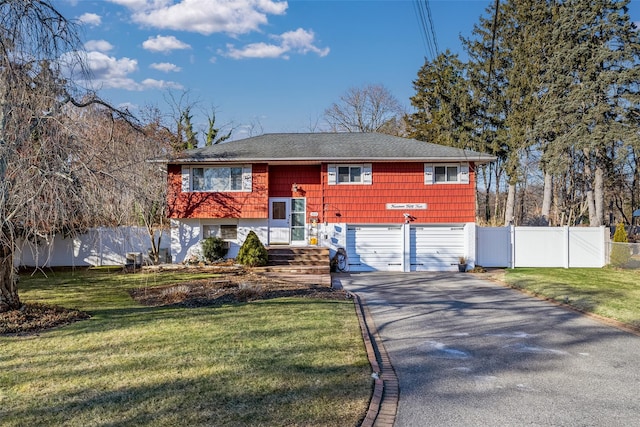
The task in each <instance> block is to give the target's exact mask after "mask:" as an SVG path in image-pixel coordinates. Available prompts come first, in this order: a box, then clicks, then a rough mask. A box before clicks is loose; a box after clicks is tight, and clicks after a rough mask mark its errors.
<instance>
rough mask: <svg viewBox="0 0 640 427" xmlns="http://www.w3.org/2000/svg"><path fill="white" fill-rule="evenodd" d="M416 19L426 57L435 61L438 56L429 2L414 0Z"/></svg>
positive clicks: (427, 0)
mask: <svg viewBox="0 0 640 427" xmlns="http://www.w3.org/2000/svg"><path fill="white" fill-rule="evenodd" d="M413 7H414V10H415V12H416V18H417V19H418V26H419V27H420V33H421V34H422V42H423V43H424V45H425V51H426V53H427V57H431V59H435V57H436V56H438V55H439V54H440V52H439V50H438V40H437V37H436V31H435V26H434V25H433V16H432V15H431V8H430V7H429V0H416V1H415V2H414V3H413Z"/></svg>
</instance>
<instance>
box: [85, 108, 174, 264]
mask: <svg viewBox="0 0 640 427" xmlns="http://www.w3.org/2000/svg"><path fill="white" fill-rule="evenodd" d="M142 115H143V117H142V120H141V121H142V123H143V125H140V126H141V129H140V130H138V129H134V128H132V127H131V126H129V125H128V123H126V122H125V121H123V120H119V119H114V118H113V117H112V115H111V114H108V111H105V109H103V108H91V109H89V110H88V111H83V113H82V117H78V120H77V122H78V123H79V124H80V125H81V127H82V129H79V130H78V134H79V135H80V138H81V139H82V140H83V141H84V145H83V147H82V149H81V151H80V152H79V153H78V156H79V157H80V158H81V159H82V161H83V163H85V164H87V165H91V166H92V167H93V168H94V170H96V171H97V172H98V174H97V176H98V177H99V179H98V180H95V181H93V182H92V183H91V184H93V185H91V186H90V187H89V186H88V187H87V189H86V191H85V193H86V197H88V198H91V200H92V203H91V204H92V205H93V206H96V207H99V209H97V210H96V211H95V212H94V213H93V214H92V218H93V223H94V224H96V225H104V226H118V225H141V226H144V227H145V228H146V230H147V233H148V236H149V244H150V249H151V250H150V253H149V256H150V258H151V260H152V261H153V262H154V263H157V262H158V261H159V249H160V243H161V238H162V230H163V229H164V228H166V212H165V206H166V189H167V180H166V168H165V167H164V165H162V164H160V163H158V162H155V161H153V160H154V159H161V158H166V157H167V156H168V155H170V154H171V153H173V145H172V143H173V141H174V140H175V135H174V134H172V133H171V132H169V131H168V130H167V128H166V126H164V125H163V124H162V118H161V114H160V112H159V110H158V109H154V108H149V109H147V110H146V111H145V112H144V113H143V114H142Z"/></svg>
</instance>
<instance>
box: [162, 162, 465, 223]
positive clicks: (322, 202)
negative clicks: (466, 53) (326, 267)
mask: <svg viewBox="0 0 640 427" xmlns="http://www.w3.org/2000/svg"><path fill="white" fill-rule="evenodd" d="M168 172H169V175H168V176H169V178H168V179H169V197H168V200H169V217H170V218H268V216H269V211H268V199H269V197H305V198H306V199H307V212H318V213H319V216H320V217H319V220H320V221H321V222H329V223H336V222H344V223H351V224H353V223H361V224H366V223H402V222H404V216H403V214H404V213H409V214H411V215H412V217H413V222H414V223H462V222H474V221H475V173H474V172H473V170H470V171H469V184H433V185H425V184H424V164H423V163H422V162H419V163H374V164H373V165H372V176H373V183H372V184H371V185H358V184H354V185H344V184H342V185H341V184H338V185H328V184H326V182H327V165H326V164H324V165H322V166H319V165H292V166H267V165H265V164H255V165H253V191H252V192H251V193H242V192H229V193H196V192H192V193H182V192H181V182H182V180H181V179H182V178H181V168H180V166H179V165H169V169H168ZM294 183H295V184H297V187H298V191H297V192H293V189H292V185H293V184H294ZM387 203H398V204H406V203H426V204H427V209H426V210H388V209H387V208H386V204H387ZM307 219H308V217H307Z"/></svg>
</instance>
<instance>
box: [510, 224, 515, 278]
mask: <svg viewBox="0 0 640 427" xmlns="http://www.w3.org/2000/svg"><path fill="white" fill-rule="evenodd" d="M509 236H510V239H509V240H510V242H509V247H510V251H509V252H511V260H510V264H511V265H509V268H516V227H515V226H514V225H513V224H510V225H509Z"/></svg>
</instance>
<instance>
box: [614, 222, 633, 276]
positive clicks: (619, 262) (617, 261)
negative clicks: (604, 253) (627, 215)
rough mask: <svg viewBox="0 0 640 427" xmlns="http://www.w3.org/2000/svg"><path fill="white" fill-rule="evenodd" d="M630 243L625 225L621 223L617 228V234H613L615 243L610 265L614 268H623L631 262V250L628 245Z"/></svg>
mask: <svg viewBox="0 0 640 427" xmlns="http://www.w3.org/2000/svg"><path fill="white" fill-rule="evenodd" d="M628 241H629V240H628V239H627V231H626V230H625V228H624V224H623V223H619V224H618V225H617V226H616V231H615V233H613V243H612V246H611V254H610V257H609V260H610V264H611V265H612V266H614V267H623V266H624V265H626V264H627V263H628V262H629V259H630V258H631V249H630V248H629V245H628V244H627V243H628Z"/></svg>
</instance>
